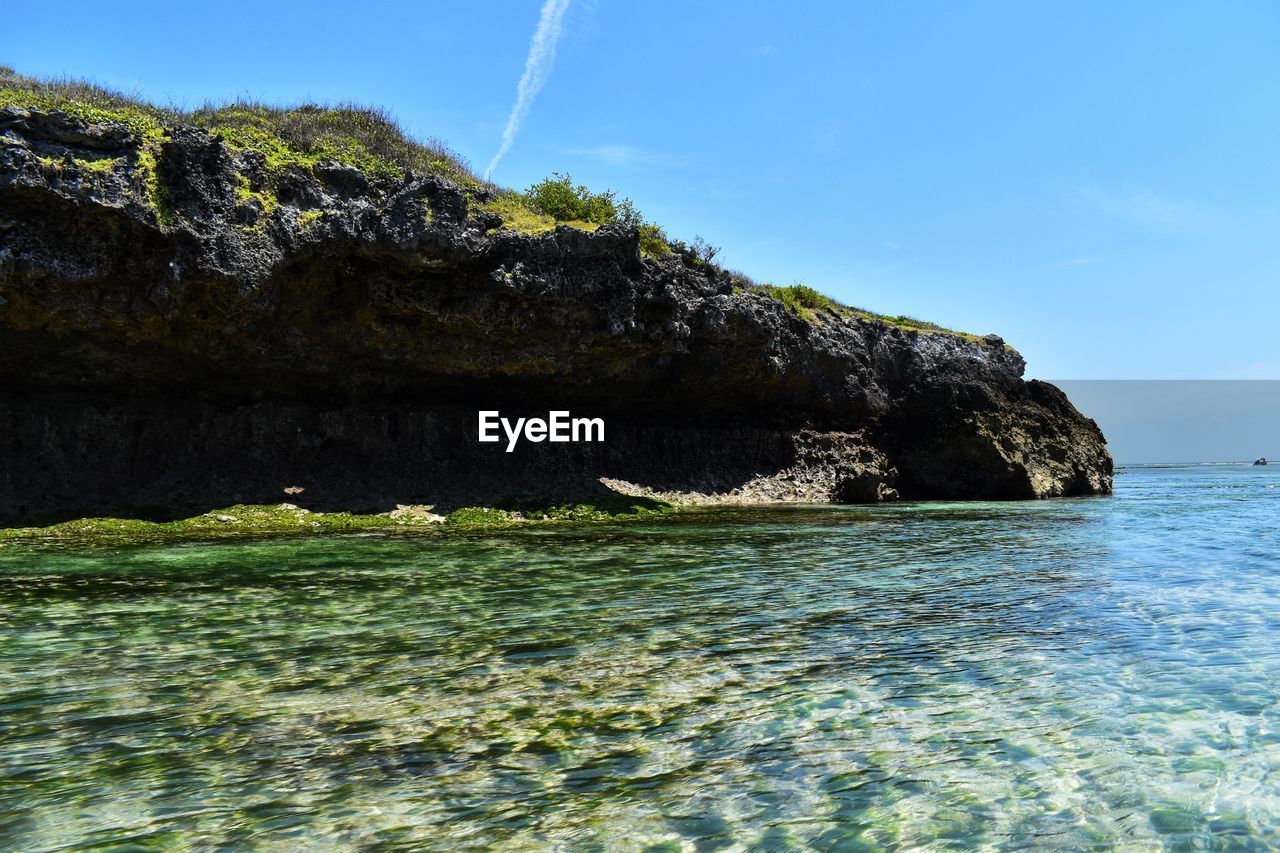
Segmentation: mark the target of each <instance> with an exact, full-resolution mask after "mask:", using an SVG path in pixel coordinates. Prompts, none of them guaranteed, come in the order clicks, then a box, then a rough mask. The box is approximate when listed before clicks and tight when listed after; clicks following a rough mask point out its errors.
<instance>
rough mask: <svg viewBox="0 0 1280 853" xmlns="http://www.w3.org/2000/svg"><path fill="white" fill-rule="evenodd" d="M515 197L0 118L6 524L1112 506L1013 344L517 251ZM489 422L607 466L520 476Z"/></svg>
mask: <svg viewBox="0 0 1280 853" xmlns="http://www.w3.org/2000/svg"><path fill="white" fill-rule="evenodd" d="M492 192H493V191H492V190H490V189H486V188H483V187H467V188H462V187H459V186H458V185H457V184H456V183H454V182H452V181H450V180H448V179H446V178H444V177H440V176H417V175H414V174H411V173H405V174H403V175H400V176H386V175H381V176H379V175H371V174H369V173H367V172H365V171H362V170H360V169H358V168H355V167H354V166H351V165H344V164H343V163H341V162H338V161H332V162H324V161H320V162H315V163H311V164H307V165H305V166H304V165H290V164H284V165H280V164H278V163H268V160H267V157H266V156H265V155H264V154H263V153H261V152H260V151H256V150H253V149H252V148H236V147H232V146H229V145H228V144H227V142H226V141H225V140H224V139H222V138H220V137H219V136H217V135H214V134H211V133H210V132H208V131H207V130H204V129H201V128H200V127H197V126H193V125H185V124H181V123H179V124H174V125H172V126H169V127H166V128H165V132H164V134H163V136H162V137H160V138H158V139H144V138H143V137H142V135H141V134H140V133H139V132H138V131H137V130H136V129H132V128H130V127H129V126H128V125H127V124H118V123H114V122H111V121H93V120H91V119H87V118H85V117H83V116H76V115H73V114H72V113H69V112H64V111H60V110H57V109H47V110H41V109H33V108H28V107H22V106H12V105H10V106H7V107H0V518H5V519H25V518H35V517H39V516H48V515H73V514H77V513H79V514H84V513H95V514H101V513H104V512H124V511H131V510H142V509H148V508H151V509H159V508H164V509H173V510H175V511H177V510H186V509H199V508H205V509H207V508H208V507H209V506H222V505H227V504H230V503H236V502H278V501H280V500H282V499H284V493H283V490H284V489H285V488H291V489H292V490H293V492H291V494H294V495H295V497H291V498H289V499H290V500H293V501H295V502H298V503H301V504H307V502H310V504H309V505H316V506H321V505H333V506H341V507H344V508H360V509H365V508H374V507H382V508H390V507H392V506H394V505H395V504H396V503H415V504H421V503H430V504H435V505H437V506H443V507H447V506H450V505H459V504H464V503H476V502H485V501H494V500H500V499H503V498H514V497H570V496H577V495H579V494H589V493H593V492H599V491H601V490H605V489H608V488H615V489H625V490H634V491H638V492H646V493H655V494H658V493H660V494H679V495H683V496H686V497H691V496H708V497H716V498H718V499H724V498H726V497H729V498H732V499H738V500H744V501H761V500H804V501H826V500H832V501H844V502H865V501H876V500H883V499H886V498H892V497H895V496H901V497H902V498H908V499H924V498H952V499H968V498H1038V497H1053V496H1064V495H1089V494H1101V493H1106V492H1108V491H1109V490H1110V487H1111V459H1110V457H1109V456H1108V454H1107V451H1106V448H1105V443H1104V440H1103V436H1102V434H1101V432H1100V431H1099V430H1098V428H1097V426H1096V425H1095V424H1094V422H1093V421H1091V420H1089V419H1087V418H1085V417H1083V416H1081V415H1080V414H1079V413H1078V412H1077V411H1076V410H1075V409H1074V408H1073V407H1072V406H1071V404H1070V403H1069V402H1068V401H1067V399H1066V397H1065V396H1064V395H1063V394H1062V393H1061V392H1060V391H1058V389H1057V388H1055V387H1053V386H1051V385H1047V384H1045V383H1042V382H1036V381H1031V382H1025V381H1023V379H1022V378H1021V377H1022V372H1023V367H1024V363H1023V360H1022V358H1021V357H1020V356H1019V355H1018V354H1017V352H1015V351H1014V350H1012V349H1010V348H1008V347H1006V346H1005V344H1004V342H1003V341H1002V340H1000V339H999V338H997V337H995V336H988V337H987V338H986V339H976V338H970V337H965V336H960V335H956V334H948V333H941V332H922V331H917V330H910V329H903V328H900V327H898V326H895V325H893V324H891V323H887V322H883V321H880V320H876V319H872V318H868V317H864V316H857V315H841V314H840V313H838V312H817V313H815V314H814V315H812V316H799V315H797V314H795V313H793V312H791V311H789V310H788V309H787V308H786V307H784V306H783V305H782V304H781V303H779V302H778V301H776V300H775V299H773V298H771V297H769V296H768V295H767V294H764V293H761V292H758V291H754V290H752V289H750V288H746V289H743V288H741V287H737V286H735V284H734V282H733V280H732V278H731V277H730V276H729V275H728V274H727V273H724V272H723V271H721V270H719V269H717V268H715V267H714V266H711V265H709V264H698V263H690V262H689V261H688V260H687V259H685V258H682V257H681V256H680V255H678V254H671V255H666V256H661V257H650V256H648V255H646V254H645V253H644V252H642V250H641V247H640V238H639V235H638V233H637V230H636V229H635V228H633V227H628V226H620V225H619V226H605V227H601V228H599V229H598V230H596V231H594V232H592V231H586V230H578V229H575V228H571V227H567V226H561V227H558V228H556V229H555V230H553V231H550V232H547V233H541V234H525V233H518V232H516V231H514V230H512V229H511V228H507V227H503V220H502V218H501V217H500V216H499V215H498V214H495V213H492V212H489V211H487V210H485V209H484V202H485V201H486V200H488V199H491V198H492ZM481 408H483V409H498V410H501V411H502V413H503V415H504V416H516V415H519V414H521V413H535V414H539V415H543V416H545V414H546V413H547V411H549V410H553V409H554V410H569V411H572V412H573V413H574V414H575V415H582V416H592V417H603V418H604V419H605V421H606V424H607V428H606V440H605V442H604V443H602V444H547V443H543V444H531V443H528V442H522V443H521V445H520V446H519V447H518V448H517V450H516V451H515V452H513V453H506V452H505V444H503V443H500V444H480V443H478V442H477V440H476V411H477V409H481ZM602 478H603V480H604V483H605V484H607V485H605V484H602ZM297 489H302V490H303V491H302V492H301V493H300V494H299V493H297Z"/></svg>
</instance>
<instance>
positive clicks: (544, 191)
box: [524, 172, 643, 225]
mask: <svg viewBox="0 0 1280 853" xmlns="http://www.w3.org/2000/svg"><path fill="white" fill-rule="evenodd" d="M524 197H525V199H526V200H528V202H529V203H530V204H531V205H533V206H534V207H535V208H537V209H538V210H541V211H542V212H543V213H545V214H547V215H548V216H550V217H552V218H553V219H555V220H556V221H557V222H572V221H574V220H579V221H582V222H594V223H595V224H597V225H605V224H608V223H612V222H620V223H624V224H627V225H640V224H642V223H643V219H642V218H641V216H640V214H639V212H638V211H637V210H636V208H635V205H634V204H632V203H631V199H628V198H618V194H617V193H615V192H614V191H613V190H605V191H604V192H599V193H597V192H592V191H591V189H590V188H588V187H586V186H585V185H583V184H577V185H575V184H574V183H573V178H572V177H571V176H570V175H568V174H563V175H562V174H560V173H559V172H556V173H554V174H553V175H552V177H550V178H543V179H542V180H541V181H539V182H538V183H536V184H534V185H533V186H531V187H529V189H528V190H526V191H525V193H524Z"/></svg>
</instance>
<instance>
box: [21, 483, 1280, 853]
mask: <svg viewBox="0 0 1280 853" xmlns="http://www.w3.org/2000/svg"><path fill="white" fill-rule="evenodd" d="M1278 511H1280V466H1276V467H1270V468H1251V467H1247V466H1210V467H1184V468H1145V469H1129V470H1127V471H1124V472H1123V473H1122V474H1121V475H1120V476H1118V477H1117V478H1116V495H1115V496H1114V497H1112V498H1095V499H1083V500H1072V501H1049V502H1041V503H1015V504H997V503H984V504H915V505H897V506H881V507H801V508H783V509H777V510H768V511H757V512H749V511H736V512H719V513H707V514H690V515H689V516H686V517H683V518H681V519H678V520H676V521H663V522H659V523H647V524H643V525H642V524H628V525H619V526H611V527H589V528H542V529H527V530H522V531H518V532H514V533H503V534H500V535H485V534H475V535H470V536H462V537H455V538H444V537H408V536H384V535H367V534H366V535H360V536H350V537H331V538H323V539H312V540H300V539H295V540H274V541H255V542H214V543H199V544H181V545H154V546H131V547H96V548H84V547H80V548H69V547H65V546H60V547H59V546H48V545H46V546H33V545H29V544H10V545H6V546H4V547H0V744H2V745H3V746H2V754H0V847H5V848H9V849H21V850H55V849H64V848H77V849H78V848H83V847H89V846H92V845H99V846H102V847H107V848H110V847H113V846H114V847H121V848H126V849H127V848H132V849H146V848H156V849H183V848H199V849H208V848H217V847H225V848H234V849H243V848H258V849H278V850H297V849H355V848H365V847H370V846H380V847H385V848H389V849H394V848H396V847H397V846H399V847H403V848H404V849H459V848H465V847H482V846H499V847H503V848H508V849H509V848H517V849H527V848H549V847H560V848H564V849H580V848H592V847H593V846H594V847H596V848H598V849H623V850H627V849H634V850H641V849H651V848H656V849H671V850H677V849H685V850H717V849H725V850H732V849H765V850H774V849H777V850H782V849H789V848H791V847H796V848H804V847H817V848H820V849H861V848H863V847H873V848H876V847H893V846H903V847H920V846H931V847H933V848H936V849H945V848H966V847H971V846H975V845H980V846H986V847H1004V848H1015V849H1025V848H1027V847H1032V846H1038V847H1043V848H1052V849H1071V848H1084V847H1110V846H1115V845H1120V846H1131V847H1134V848H1138V849H1144V848H1159V847H1163V846H1168V847H1178V848H1185V847H1197V846H1209V847H1225V846H1235V847H1237V848H1240V849H1248V848H1257V847H1266V846H1271V845H1280V774H1278V773H1277V768H1280V559H1278V558H1277V555H1280V533H1277V527H1276V522H1277V518H1278V517H1280V516H1278Z"/></svg>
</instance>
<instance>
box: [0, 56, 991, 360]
mask: <svg viewBox="0 0 1280 853" xmlns="http://www.w3.org/2000/svg"><path fill="white" fill-rule="evenodd" d="M8 106H13V107H25V108H28V109H43V110H60V111H62V112H64V113H67V114H69V115H72V116H75V117H77V118H80V119H82V120H85V121H89V122H95V123H114V124H120V125H123V126H125V127H126V128H128V129H129V130H130V131H131V132H132V133H134V134H135V135H137V136H138V137H139V138H140V139H141V140H142V146H141V147H140V151H141V155H140V159H139V167H140V171H141V173H142V178H143V181H144V183H145V185H146V195H147V198H148V200H149V202H150V204H151V205H152V207H154V208H155V211H156V215H157V219H158V220H159V221H160V223H161V224H162V225H168V224H170V223H171V222H172V219H173V215H174V214H173V213H172V211H171V210H170V209H169V204H168V196H167V192H166V190H165V188H164V187H163V186H162V185H161V183H160V181H159V180H158V177H157V174H158V173H157V158H158V157H159V156H161V149H160V145H159V142H160V141H161V140H162V139H163V137H164V135H165V133H166V129H167V128H171V127H173V126H174V125H176V124H179V123H187V124H194V125H197V126H200V127H203V128H205V129H207V130H208V131H209V132H211V133H213V134H215V135H217V136H219V137H221V138H222V139H223V140H224V141H225V142H226V143H227V145H228V146H230V147H232V148H235V149H239V150H254V151H257V152H259V153H260V154H261V155H262V156H263V158H264V159H265V165H266V169H267V172H268V174H269V175H271V174H275V173H279V172H280V170H282V169H284V168H286V167H289V166H295V167H299V168H302V169H304V170H310V169H312V168H314V167H315V166H317V165H318V164H320V163H322V162H326V161H337V162H339V163H345V164H347V165H349V166H352V167H354V168H356V169H359V170H360V171H361V172H362V173H364V174H366V175H368V176H369V177H370V178H372V179H375V180H389V181H396V180H400V179H402V178H404V177H405V175H406V174H407V173H413V174H419V175H442V176H444V177H446V178H449V179H450V180H453V181H454V182H455V183H457V184H458V185H459V186H461V187H463V188H464V189H465V190H468V191H469V192H470V193H472V194H473V196H475V197H474V198H473V203H474V206H475V208H476V209H478V210H483V211H486V212H488V213H491V214H496V215H497V216H498V217H499V218H500V219H501V222H502V224H501V226H499V227H501V228H504V229H509V230H512V231H515V232H518V233H524V234H541V233H546V232H549V231H552V230H554V229H555V228H556V227H558V226H562V225H567V226H569V227H572V228H578V229H580V230H585V231H593V230H595V229H596V228H599V227H600V226H602V225H606V224H611V223H622V224H627V225H632V226H635V227H637V228H638V230H639V232H640V246H641V250H642V252H643V253H644V254H645V255H646V256H648V257H661V256H664V255H673V254H674V255H677V256H678V257H680V258H681V260H682V261H683V262H684V263H685V264H687V265H689V266H693V267H700V268H703V269H704V270H705V271H706V272H708V273H711V274H717V273H718V274H726V273H725V272H724V270H722V269H721V268H720V267H719V266H717V265H715V264H714V263H712V258H713V257H714V256H715V253H716V251H718V250H716V249H715V248H714V247H710V246H708V245H707V244H706V243H704V242H702V241H701V240H700V239H695V240H694V241H693V243H692V244H688V243H685V242H683V241H681V240H676V239H673V238H671V237H670V236H668V235H667V234H666V233H665V232H664V231H663V229H662V228H661V227H660V226H658V225H657V224H655V223H652V222H648V221H646V220H645V219H644V218H643V217H642V216H641V215H640V214H639V212H638V211H637V210H636V209H635V206H634V205H633V204H632V203H631V201H630V200H629V199H626V198H621V197H619V196H618V195H617V194H615V193H614V192H612V191H610V190H606V191H604V192H594V191H592V190H590V189H589V188H587V187H585V186H583V185H581V184H574V183H573V181H572V179H571V178H570V176H569V175H567V174H563V175H562V174H556V175H554V176H552V177H550V178H546V179H544V180H542V181H540V182H538V183H536V184H534V185H533V186H531V187H530V188H529V189H528V190H526V191H524V192H516V191H512V190H508V189H503V188H501V187H497V186H495V185H493V184H491V183H489V182H488V181H485V180H484V179H482V178H481V177H479V176H478V175H477V174H476V173H475V172H474V171H472V170H471V168H470V167H469V166H468V164H467V162H466V160H464V159H463V158H462V157H460V156H459V155H458V154H456V153H454V152H453V151H451V150H450V149H449V148H448V147H447V146H446V145H444V144H443V143H442V142H440V141H438V140H435V139H428V140H427V141H425V142H421V141H417V140H414V139H411V138H410V137H409V136H407V135H406V134H405V133H404V131H403V130H401V128H400V127H399V125H397V124H396V122H395V120H394V119H393V118H392V117H391V116H390V115H389V114H388V113H387V112H386V111H384V110H382V109H378V108H375V107H366V106H360V105H357V104H337V105H334V106H321V105H316V104H303V105H301V106H292V107H280V106H271V105H267V104H262V103H258V102H254V101H243V100H241V101H235V102H232V103H228V104H222V105H213V104H206V105H205V106H203V107H200V108H199V109H196V110H190V111H188V110H181V109H178V108H176V107H160V106H157V105H155V104H151V103H148V102H146V101H143V100H141V99H138V98H134V97H131V96H129V95H126V94H122V93H120V92H115V91H112V90H110V89H107V88H104V87H102V86H98V85H96V84H93V83H88V82H85V81H80V80H70V79H63V80H42V79H36V78H31V77H26V76H23V75H21V74H18V73H16V72H15V71H13V69H11V68H7V67H4V66H0V107H8ZM86 168H91V169H98V170H103V169H106V168H108V166H107V165H105V164H103V163H89V164H86ZM242 195H245V196H246V197H247V196H253V197H254V198H257V199H258V200H259V202H260V206H261V208H262V209H263V211H264V213H265V214H267V215H270V214H271V213H272V212H273V211H274V210H275V208H276V207H277V206H278V205H277V204H276V203H275V196H274V193H273V192H272V191H271V188H270V187H264V188H262V189H252V190H250V189H249V188H248V187H247V186H246V187H244V188H242ZM308 216H310V217H311V219H309V220H306V221H308V222H310V221H314V219H315V218H316V212H315V211H304V212H303V213H302V214H300V219H306V218H307V217H308ZM708 250H709V251H708ZM728 275H730V277H731V278H733V279H734V281H735V282H736V286H735V289H739V288H740V289H743V290H749V291H752V292H756V293H759V294H761V295H764V296H767V297H769V298H772V299H774V300H776V301H777V302H779V303H781V304H782V306H783V307H785V308H786V309H787V310H788V311H790V312H791V313H793V314H795V315H796V316H798V317H800V318H802V319H804V320H805V321H807V322H810V323H819V322H823V321H824V320H827V319H832V318H838V317H862V318H867V319H875V320H879V321H881V322H884V323H888V324H890V325H893V326H897V327H900V328H904V329H913V330H916V331H921V332H935V333H943V334H951V335H958V336H960V337H963V338H966V339H970V340H977V339H978V338H977V336H975V335H970V334H968V333H965V332H957V331H954V330H951V329H946V328H944V327H942V326H938V325H936V324H934V323H929V322H926V321H923V320H917V319H915V318H913V317H907V316H894V315H888V314H877V313H875V312H872V311H865V310H863V309H860V308H852V307H850V306H846V305H842V304H840V303H838V302H836V301H835V300H834V299H832V298H830V297H829V296H825V295H824V294H822V293H819V292H818V291H816V290H814V289H813V288H811V287H808V286H807V285H803V284H797V285H792V286H790V287H780V286H777V285H772V284H756V283H754V282H752V281H751V280H750V279H749V278H748V277H746V276H743V275H741V274H728Z"/></svg>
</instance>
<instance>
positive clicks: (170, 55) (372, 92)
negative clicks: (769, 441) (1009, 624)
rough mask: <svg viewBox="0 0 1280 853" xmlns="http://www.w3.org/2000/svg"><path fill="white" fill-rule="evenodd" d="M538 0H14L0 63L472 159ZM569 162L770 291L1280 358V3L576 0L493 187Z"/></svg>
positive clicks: (1073, 336) (1148, 358)
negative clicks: (387, 134)
mask: <svg viewBox="0 0 1280 853" xmlns="http://www.w3.org/2000/svg"><path fill="white" fill-rule="evenodd" d="M540 10H541V2H540V0H531V2H525V0H506V2H497V0H494V2H466V3H459V2H422V0H413V1H412V2H410V0H404V2H388V3H378V2H365V3H360V4H352V3H325V2H316V0H309V2H306V3H298V2H274V0H272V1H271V2H262V3H258V4H254V5H251V6H242V5H237V4H227V3H208V4H201V3H194V2H192V3H186V2H166V3H136V2H116V3H112V4H110V6H109V8H108V7H104V6H103V5H102V4H101V3H83V2H58V3H50V2H47V1H45V0H42V2H29V0H8V2H6V3H5V6H4V13H3V17H4V26H3V27H2V28H0V63H4V64H8V65H11V66H13V67H14V68H16V69H17V70H19V71H21V72H24V73H28V74H36V75H63V74H66V75H73V76H82V77H90V78H94V79H96V80H97V81H98V82H101V83H105V84H108V85H111V86H115V87H119V88H124V89H127V90H132V91H136V92H138V93H140V94H142V95H145V96H148V97H151V98H154V99H158V100H161V101H168V100H172V101H175V102H177V103H179V104H183V105H186V106H195V105H198V104H200V103H202V102H203V101H205V100H224V99H227V98H232V97H235V96H240V95H244V96H251V97H254V98H260V99H265V100H268V101H275V102H296V101H302V100H309V99H310V100H322V101H337V100H359V101H365V102H372V103H377V104H380V105H383V106H386V107H388V108H389V109H390V110H391V111H392V112H393V113H394V114H395V115H396V116H397V117H398V118H399V119H400V120H401V121H402V123H403V124H404V125H405V126H406V127H407V128H408V129H409V130H410V131H411V132H412V133H413V134H415V135H417V136H420V137H425V136H436V137H439V138H441V139H443V140H445V141H447V142H448V143H449V144H450V145H451V146H452V147H453V148H454V149H456V150H457V151H458V152H459V153H461V154H462V155H463V156H464V157H466V158H467V159H468V160H470V161H471V163H472V164H473V165H474V166H475V167H476V168H477V169H479V170H483V169H484V167H485V166H486V165H487V164H488V163H489V161H490V158H492V157H493V155H494V153H495V152H496V151H497V149H498V146H499V144H500V142H501V138H502V133H503V128H504V126H505V125H506V123H507V117H508V114H509V112H510V110H511V107H512V104H513V101H514V100H515V94H516V84H517V81H518V80H519V79H520V76H521V73H522V71H523V69H524V65H525V59H526V55H527V54H528V52H529V45H530V39H531V37H532V36H533V33H534V30H535V27H536V26H537V23H538V20H539V13H540ZM556 170H559V171H569V172H571V173H572V174H573V176H574V177H575V178H577V179H580V180H582V181H583V182H585V183H588V184H590V185H592V186H594V187H597V188H605V187H612V188H615V189H617V190H619V191H620V192H621V193H622V194H624V195H627V196H630V197H631V198H633V199H634V200H635V201H636V203H637V205H638V206H639V207H640V209H641V210H642V211H644V213H645V214H647V215H648V216H649V217H651V218H652V219H654V220H656V221H658V222H659V223H661V224H662V225H664V226H665V227H666V228H667V229H668V230H669V231H670V232H671V233H672V234H674V235H676V236H682V237H685V238H690V237H692V236H694V235H701V236H702V237H704V238H706V239H707V240H708V241H710V242H711V243H714V244H716V245H719V246H721V247H722V248H723V252H722V254H721V260H722V261H723V262H724V263H725V264H726V265H727V266H730V267H733V268H738V269H741V270H743V271H745V272H747V273H749V274H750V275H752V276H753V277H755V278H756V279H757V280H760V281H774V282H777V283H780V284H790V283H793V282H796V281H803V282H804V283H806V284H809V285H811V286H813V287H816V288H818V289H820V290H823V291H825V292H827V293H829V294H831V295H832V296H835V297H837V298H839V299H841V300H843V301H845V302H848V303H850V304H854V305H859V306H862V307H866V308H870V309H873V310H877V311H883V312H887V313H894V314H896V313H906V314H911V315H914V316H918V317H921V318H923V319H928V320H932V321H934V322H938V323H942V324H944V325H948V326H952V327H955V328H960V329H965V330H968V331H973V332H978V333H985V332H989V331H995V332H999V333H1000V334H1002V335H1003V336H1004V337H1005V338H1006V339H1007V340H1008V341H1010V342H1011V343H1013V344H1014V345H1015V346H1017V347H1018V348H1019V349H1020V350H1021V351H1022V353H1023V354H1024V355H1025V356H1026V357H1027V359H1028V362H1029V367H1028V374H1029V375H1032V376H1041V377H1050V378H1280V334H1277V333H1276V328H1277V320H1278V319H1280V286H1278V285H1280V3H1275V2H1271V1H1270V0H1256V2H1251V1H1250V0H1231V2H1228V3H1217V4H1215V3H1208V2H1195V3H1191V2H1170V0H1162V1H1161V2H1125V3H1114V2H1077V3H1069V4H1068V3H1057V4H1050V3H1030V2H1026V0H1009V2H980V1H979V2H966V3H943V2H902V3H877V4H872V3H854V2H832V3H818V2H809V3H767V4H766V3H750V2H726V3H721V4H713V3H709V2H708V3H684V2H654V1H653V0H651V2H645V3H632V2H624V0H569V7H568V10H567V12H566V13H565V16H564V26H563V30H562V32H561V36H560V38H559V40H558V46H557V52H556V56H555V61H554V64H553V65H552V66H550V72H549V75H548V76H547V77H546V80H545V85H544V86H543V88H542V89H541V91H540V93H539V94H538V95H537V98H536V100H535V101H534V102H533V104H532V107H531V109H530V111H529V113H528V117H527V120H526V121H525V122H524V123H523V126H522V127H521V128H520V132H519V134H518V135H517V137H516V138H515V140H514V143H513V145H512V147H511V149H510V151H509V153H507V154H506V156H505V158H504V159H503V160H502V161H501V163H500V164H499V165H498V168H497V170H496V171H495V173H494V179H495V180H497V181H498V182H499V183H503V184H506V185H509V186H513V187H517V188H523V187H526V186H528V185H529V184H530V183H531V182H533V181H534V180H536V179H538V178H540V177H542V176H544V175H546V174H548V173H550V172H552V171H556Z"/></svg>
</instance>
